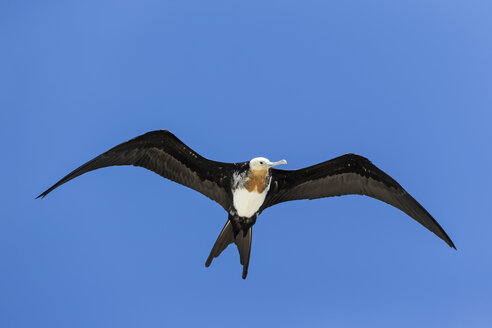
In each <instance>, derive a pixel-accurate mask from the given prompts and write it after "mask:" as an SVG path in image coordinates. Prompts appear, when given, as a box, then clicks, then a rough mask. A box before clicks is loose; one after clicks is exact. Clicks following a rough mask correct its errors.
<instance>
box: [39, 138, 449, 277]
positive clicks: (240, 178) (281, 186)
mask: <svg viewBox="0 0 492 328" xmlns="http://www.w3.org/2000/svg"><path fill="white" fill-rule="evenodd" d="M281 164H287V162H286V161H285V160H281V161H278V162H270V161H269V160H268V159H266V158H264V157H256V158H253V159H252V160H250V161H246V162H240V163H222V162H216V161H212V160H209V159H207V158H204V157H202V156H200V155H199V154H198V153H196V152H195V151H194V150H192V149H191V148H189V147H188V146H187V145H185V144H184V143H183V142H182V141H181V140H179V139H178V138H177V137H176V136H175V135H174V134H172V133H171V132H169V131H167V130H158V131H151V132H148V133H145V134H143V135H141V136H138V137H136V138H134V139H131V140H129V141H126V142H124V143H121V144H119V145H117V146H116V147H114V148H111V149H110V150H108V151H107V152H105V153H103V154H101V155H99V156H97V157H95V158H94V159H92V160H91V161H89V162H87V163H85V164H84V165H82V166H80V167H79V168H77V169H75V170H74V171H72V172H71V173H69V174H68V175H67V176H65V177H64V178H62V179H61V180H60V181H58V182H57V183H56V184H54V185H53V186H52V187H50V188H49V189H47V190H46V191H45V192H43V193H42V194H40V195H39V196H38V197H37V198H39V197H41V198H43V197H45V196H46V195H47V194H49V193H50V192H51V191H53V189H55V188H57V187H59V186H60V185H62V184H64V183H65V182H67V181H70V180H72V179H73V178H76V177H78V176H79V175H82V174H84V173H87V172H90V171H93V170H96V169H100V168H103V167H108V166H115V165H133V166H140V167H143V168H146V169H148V170H151V171H153V172H155V173H157V174H159V175H161V176H163V177H164V178H167V179H169V180H172V181H174V182H177V183H180V184H182V185H184V186H186V187H189V188H191V189H194V190H196V191H198V192H200V193H202V194H204V195H205V196H207V197H208V198H210V199H212V200H213V201H216V202H217V203H219V205H220V206H222V207H223V208H224V209H225V210H226V211H227V213H228V219H227V222H226V224H225V226H224V228H223V229H222V231H221V232H220V234H219V237H218V238H217V240H216V242H215V244H214V246H213V247H212V250H211V252H210V255H209V256H208V258H207V260H206V262H205V266H206V267H208V266H210V264H211V263H212V260H213V259H214V258H216V257H218V256H219V255H220V253H222V251H223V250H224V249H225V248H226V247H227V246H228V245H229V244H232V243H235V244H236V246H237V249H238V251H239V257H240V262H241V265H242V266H243V273H242V277H243V279H246V275H247V274H248V266H249V258H250V254H251V240H252V239H251V238H252V232H253V230H252V229H253V225H254V224H255V222H256V219H257V218H258V215H260V213H261V212H263V210H265V209H266V208H267V207H270V206H273V205H275V204H278V203H282V202H287V201H291V200H298V199H317V198H323V197H331V196H342V195H351V194H356V195H365V196H369V197H372V198H375V199H379V200H381V201H383V202H385V203H387V204H390V205H392V206H394V207H396V208H398V209H400V210H401V211H403V212H404V213H406V214H407V215H409V216H410V217H412V218H413V219H415V220H416V221H417V222H419V223H420V224H422V225H423V226H424V227H426V228H427V229H429V230H430V231H432V232H433V233H434V234H436V235H437V236H438V237H439V238H441V239H442V240H444V241H445V242H446V243H447V244H448V245H449V246H450V247H452V248H455V249H456V247H455V246H454V244H453V242H452V241H451V239H450V238H449V237H448V235H447V234H446V232H445V231H444V229H443V228H442V227H441V226H440V225H439V223H437V221H436V220H434V218H433V217H432V216H431V215H430V214H429V212H427V211H426V210H425V209H424V207H422V205H420V204H419V203H418V202H417V201H416V200H415V199H414V198H413V197H412V196H410V194H408V193H407V192H406V191H405V190H404V189H403V188H402V187H401V186H400V185H399V184H398V183H397V182H396V181H395V180H394V179H392V178H391V177H390V176H389V175H388V174H386V173H384V172H383V171H381V170H380V169H379V168H377V167H376V166H375V165H374V164H372V163H371V162H370V161H369V160H368V159H366V158H364V157H362V156H359V155H356V154H346V155H342V156H340V157H336V158H334V159H331V160H329V161H326V162H322V163H319V164H316V165H313V166H310V167H306V168H303V169H299V170H279V169H274V168H273V167H274V166H277V165H281Z"/></svg>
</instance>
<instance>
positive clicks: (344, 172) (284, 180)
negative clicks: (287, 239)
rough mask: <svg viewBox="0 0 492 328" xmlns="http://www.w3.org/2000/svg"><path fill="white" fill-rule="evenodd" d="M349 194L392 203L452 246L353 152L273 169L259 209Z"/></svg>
mask: <svg viewBox="0 0 492 328" xmlns="http://www.w3.org/2000/svg"><path fill="white" fill-rule="evenodd" d="M350 194H357V195H365V196H369V197H372V198H376V199H379V200H381V201H383V202H385V203H388V204H390V205H393V206H394V207H396V208H398V209H400V210H402V211H403V212H405V213H406V214H408V215H409V216H410V217H412V218H413V219H415V220H416V221H418V222H419V223H420V224H422V225H423V226H424V227H426V228H427V229H429V230H430V231H432V232H433V233H435V234H436V235H437V236H438V237H439V238H441V239H442V240H444V241H445V242H446V243H447V244H448V245H449V246H451V247H453V248H455V246H454V244H453V242H452V241H451V239H450V238H449V237H448V235H447V234H446V232H445V231H444V230H443V228H441V226H440V225H439V223H437V221H436V220H434V218H433V217H432V216H431V215H430V214H429V212H427V211H426V210H425V208H423V207H422V205H420V204H419V203H418V202H417V201H416V200H415V199H414V198H413V197H412V196H410V195H409V194H408V193H407V192H406V191H405V189H403V188H402V187H401V186H400V185H399V184H398V182H396V181H395V180H394V179H392V178H391V177H390V176H389V175H387V174H386V173H384V172H383V171H381V170H380V169H378V168H377V167H376V166H374V164H372V163H371V162H370V161H369V160H368V159H367V158H364V157H362V156H358V155H355V154H346V155H343V156H340V157H337V158H334V159H332V160H329V161H326V162H323V163H320V164H317V165H314V166H310V167H306V168H303V169H300V170H294V171H287V170H276V169H272V183H271V186H270V191H269V192H268V196H267V199H266V200H265V203H264V204H263V207H262V209H261V210H263V209H265V208H267V207H269V206H272V205H275V204H278V203H281V202H287V201H291V200H296V199H316V198H322V197H330V196H342V195H350Z"/></svg>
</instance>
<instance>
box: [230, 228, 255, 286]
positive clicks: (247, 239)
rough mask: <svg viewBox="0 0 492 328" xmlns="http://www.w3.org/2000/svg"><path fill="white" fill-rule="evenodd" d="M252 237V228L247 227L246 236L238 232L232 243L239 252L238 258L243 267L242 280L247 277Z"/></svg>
mask: <svg viewBox="0 0 492 328" xmlns="http://www.w3.org/2000/svg"><path fill="white" fill-rule="evenodd" d="M252 237H253V227H249V229H248V232H247V233H246V234H244V233H243V231H240V232H239V233H238V234H237V236H236V239H235V240H234V243H235V244H236V246H237V250H238V251H239V258H240V261H241V264H242V266H243V279H246V276H247V275H248V266H249V256H250V254H251V240H252Z"/></svg>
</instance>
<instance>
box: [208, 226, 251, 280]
mask: <svg viewBox="0 0 492 328" xmlns="http://www.w3.org/2000/svg"><path fill="white" fill-rule="evenodd" d="M243 228H246V229H247V232H245V230H243ZM252 235H253V227H252V226H249V227H241V226H239V225H234V224H233V223H232V221H231V220H227V222H226V224H225V226H224V228H222V231H221V232H220V234H219V237H218V238H217V241H216V242H215V244H214V247H213V248H212V250H211V251H210V255H209V256H208V258H207V261H206V262H205V266H206V267H209V266H210V264H212V261H213V259H214V258H216V257H218V256H219V255H220V254H221V253H222V251H223V250H224V249H226V248H227V246H229V245H230V244H232V243H235V244H236V246H237V250H238V251H239V259H240V262H241V265H242V266H243V275H242V277H243V279H246V276H247V275H248V266H249V257H250V254H251V241H252Z"/></svg>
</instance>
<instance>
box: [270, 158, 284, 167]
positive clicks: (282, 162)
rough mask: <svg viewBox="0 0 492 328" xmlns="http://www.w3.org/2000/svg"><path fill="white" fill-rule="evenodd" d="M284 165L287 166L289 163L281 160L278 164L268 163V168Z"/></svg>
mask: <svg viewBox="0 0 492 328" xmlns="http://www.w3.org/2000/svg"><path fill="white" fill-rule="evenodd" d="M282 164H287V161H286V160H285V159H283V160H281V161H278V162H273V163H272V162H269V163H268V167H273V166H277V165H282Z"/></svg>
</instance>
